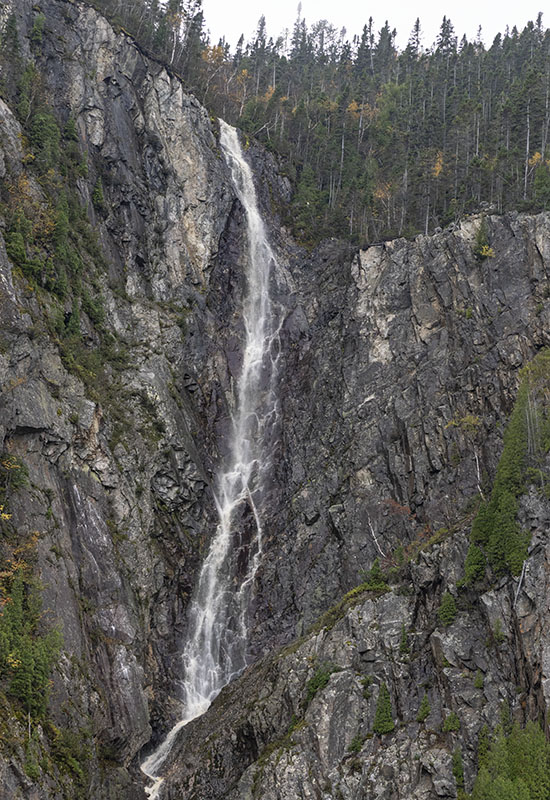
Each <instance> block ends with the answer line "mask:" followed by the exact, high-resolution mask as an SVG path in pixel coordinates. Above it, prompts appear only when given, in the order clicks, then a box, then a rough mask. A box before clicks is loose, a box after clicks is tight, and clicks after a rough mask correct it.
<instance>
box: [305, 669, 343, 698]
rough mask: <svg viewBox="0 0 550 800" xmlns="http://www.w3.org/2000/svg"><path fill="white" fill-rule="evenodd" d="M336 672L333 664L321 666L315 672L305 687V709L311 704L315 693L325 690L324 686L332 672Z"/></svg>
mask: <svg viewBox="0 0 550 800" xmlns="http://www.w3.org/2000/svg"><path fill="white" fill-rule="evenodd" d="M336 671H337V667H335V666H334V665H333V664H323V665H322V666H321V667H319V668H318V669H317V670H316V671H315V673H314V675H313V677H311V678H310V679H309V681H308V682H307V685H306V689H307V693H306V699H305V707H306V708H307V707H308V706H309V704H310V703H311V701H312V700H313V698H314V697H315V695H316V694H317V692H319V691H320V690H321V689H324V688H325V686H326V685H327V683H328V682H329V680H330V676H331V675H332V673H333V672H336Z"/></svg>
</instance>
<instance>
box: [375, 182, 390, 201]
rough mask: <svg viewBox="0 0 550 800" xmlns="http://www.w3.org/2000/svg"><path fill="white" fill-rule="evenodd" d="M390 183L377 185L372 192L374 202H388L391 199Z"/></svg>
mask: <svg viewBox="0 0 550 800" xmlns="http://www.w3.org/2000/svg"><path fill="white" fill-rule="evenodd" d="M391 188H392V187H391V183H379V184H378V186H377V187H376V189H375V190H374V196H375V198H376V200H388V198H389V197H391Z"/></svg>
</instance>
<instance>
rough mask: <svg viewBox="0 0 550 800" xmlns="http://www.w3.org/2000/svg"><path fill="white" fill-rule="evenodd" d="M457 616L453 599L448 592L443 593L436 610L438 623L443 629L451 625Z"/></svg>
mask: <svg viewBox="0 0 550 800" xmlns="http://www.w3.org/2000/svg"><path fill="white" fill-rule="evenodd" d="M456 615H457V608H456V603H455V599H454V597H453V596H452V594H451V593H450V592H445V594H444V595H443V597H442V598H441V604H440V606H439V608H438V610H437V616H438V617H439V621H440V622H441V624H442V625H444V626H445V627H447V626H449V625H451V623H452V622H454V620H455V619H456Z"/></svg>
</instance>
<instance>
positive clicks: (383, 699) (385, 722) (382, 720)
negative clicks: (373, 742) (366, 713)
mask: <svg viewBox="0 0 550 800" xmlns="http://www.w3.org/2000/svg"><path fill="white" fill-rule="evenodd" d="M394 728H395V723H394V721H393V717H392V710H391V699H390V693H389V691H388V687H387V686H386V684H385V683H383V684H382V685H381V686H380V692H379V693H378V702H377V703H376V712H375V715H374V725H373V731H374V732H375V733H377V734H379V735H380V736H381V735H382V734H384V733H391V732H392V731H393V729H394Z"/></svg>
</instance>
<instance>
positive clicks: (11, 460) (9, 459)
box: [0, 380, 23, 470]
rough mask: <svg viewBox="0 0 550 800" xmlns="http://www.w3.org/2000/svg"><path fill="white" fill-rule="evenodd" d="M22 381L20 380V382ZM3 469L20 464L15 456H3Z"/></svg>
mask: <svg viewBox="0 0 550 800" xmlns="http://www.w3.org/2000/svg"><path fill="white" fill-rule="evenodd" d="M22 382H23V381H22V380H21V381H20V383H22ZM0 463H1V464H2V466H3V467H4V469H7V470H11V469H21V464H20V463H19V462H18V460H17V458H16V457H15V456H4V457H3V458H2V461H1V462H0Z"/></svg>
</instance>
